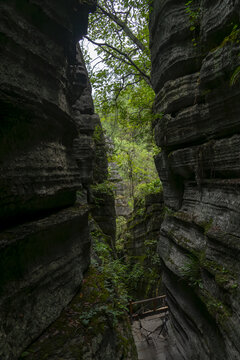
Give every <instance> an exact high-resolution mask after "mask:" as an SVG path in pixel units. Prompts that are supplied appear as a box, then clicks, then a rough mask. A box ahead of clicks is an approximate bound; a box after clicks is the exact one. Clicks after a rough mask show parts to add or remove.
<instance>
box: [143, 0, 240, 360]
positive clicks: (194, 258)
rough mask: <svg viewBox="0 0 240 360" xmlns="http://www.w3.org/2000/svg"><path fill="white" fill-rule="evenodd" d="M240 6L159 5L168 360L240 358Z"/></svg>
mask: <svg viewBox="0 0 240 360" xmlns="http://www.w3.org/2000/svg"><path fill="white" fill-rule="evenodd" d="M239 15H240V1H239V0H235V1H234V0H226V1H225V0H224V1H223V0H221V1H220V0H214V1H206V0H201V1H199V0H193V1H189V2H188V3H187V2H186V0H161V1H159V0H155V1H153V9H152V13H151V22H150V33H151V44H150V46H151V54H152V83H153V87H154V90H155V92H156V101H155V109H156V112H157V113H158V114H160V115H159V119H158V120H157V121H156V122H155V137H156V143H157V145H158V146H159V147H161V148H162V152H161V153H160V154H159V155H158V156H157V157H156V159H155V160H156V166H157V169H158V172H159V176H160V178H161V180H162V183H163V188H164V202H165V206H166V207H168V208H169V210H168V214H167V215H166V216H165V220H164V222H163V224H162V227H161V235H160V240H159V250H158V251H159V254H160V256H161V259H162V264H163V267H164V278H163V280H164V283H165V286H166V291H167V296H168V303H169V307H170V313H171V329H170V332H171V334H172V335H173V338H174V339H175V340H174V341H175V344H173V346H172V350H171V353H172V355H169V358H172V359H201V360H205V359H218V360H220V359H231V360H233V359H238V358H239V356H240V343H239V336H240V332H239V329H240V319H239V314H240V304H239V302H240V301H239V280H240V278H239V276H240V266H239V261H240V260H239V259H240V256H239V250H240V180H239V178H240V151H239V144H240V136H239V130H240V101H239V99H240V76H239V75H240V36H239V35H240V27H239V24H240V21H239Z"/></svg>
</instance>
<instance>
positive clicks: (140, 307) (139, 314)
mask: <svg viewBox="0 0 240 360" xmlns="http://www.w3.org/2000/svg"><path fill="white" fill-rule="evenodd" d="M135 309H136V310H135ZM167 312H168V306H167V303H166V295H161V296H157V297H154V298H151V299H144V300H138V301H130V302H129V314H130V319H131V321H134V320H137V319H141V318H145V317H147V316H151V315H154V314H161V313H167Z"/></svg>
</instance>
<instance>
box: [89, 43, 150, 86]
mask: <svg viewBox="0 0 240 360" xmlns="http://www.w3.org/2000/svg"><path fill="white" fill-rule="evenodd" d="M84 37H85V38H86V39H87V40H88V41H90V42H91V43H92V44H94V45H96V46H100V47H101V48H103V50H104V51H106V52H107V50H106V49H104V47H108V48H110V49H112V50H113V51H115V52H117V53H118V54H120V55H122V56H123V57H124V58H126V59H127V60H128V63H127V64H128V65H132V66H133V67H134V68H135V69H136V70H137V72H138V73H139V75H140V76H141V77H142V79H144V80H145V81H146V83H147V84H148V85H149V86H152V84H151V80H150V77H149V76H148V75H147V74H145V73H144V72H143V71H142V70H141V69H140V68H139V67H138V66H137V64H135V63H134V61H132V59H131V57H130V56H128V54H126V53H124V52H122V51H121V50H119V49H117V48H116V47H114V46H112V45H109V44H107V43H97V42H96V41H94V40H92V39H90V38H89V37H88V36H84ZM108 53H109V52H108ZM111 54H112V53H111ZM112 55H113V54H112ZM116 58H118V57H117V56H116ZM118 60H119V58H118ZM121 60H123V59H121Z"/></svg>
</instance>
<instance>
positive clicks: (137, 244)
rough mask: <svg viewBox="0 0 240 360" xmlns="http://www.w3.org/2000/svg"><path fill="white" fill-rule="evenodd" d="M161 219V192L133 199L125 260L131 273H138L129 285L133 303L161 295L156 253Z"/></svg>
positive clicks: (158, 260) (126, 232)
mask: <svg viewBox="0 0 240 360" xmlns="http://www.w3.org/2000/svg"><path fill="white" fill-rule="evenodd" d="M163 218H164V204H163V196H162V192H158V193H152V194H148V195H146V196H145V197H144V198H143V199H141V200H140V199H138V200H135V203H134V210H133V211H132V213H131V214H130V215H129V218H128V221H127V223H126V229H125V230H124V235H123V234H119V237H120V238H121V237H122V236H123V238H125V248H124V250H125V258H126V262H127V263H130V264H131V268H132V272H133V274H135V275H136V274H141V275H140V276H139V277H137V278H136V279H134V276H133V281H132V283H131V284H130V293H131V297H132V298H133V299H134V300H140V299H147V298H152V297H155V296H157V295H160V293H161V292H162V281H161V266H160V259H159V256H158V255H157V254H156V250H157V242H158V238H159V231H160V226H161V224H162V221H163Z"/></svg>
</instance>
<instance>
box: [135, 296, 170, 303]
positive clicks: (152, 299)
mask: <svg viewBox="0 0 240 360" xmlns="http://www.w3.org/2000/svg"><path fill="white" fill-rule="evenodd" d="M165 298H166V295H161V296H157V297H155V298H151V299H144V300H138V301H131V304H132V305H135V304H144V303H146V302H151V301H154V300H158V299H165Z"/></svg>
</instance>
